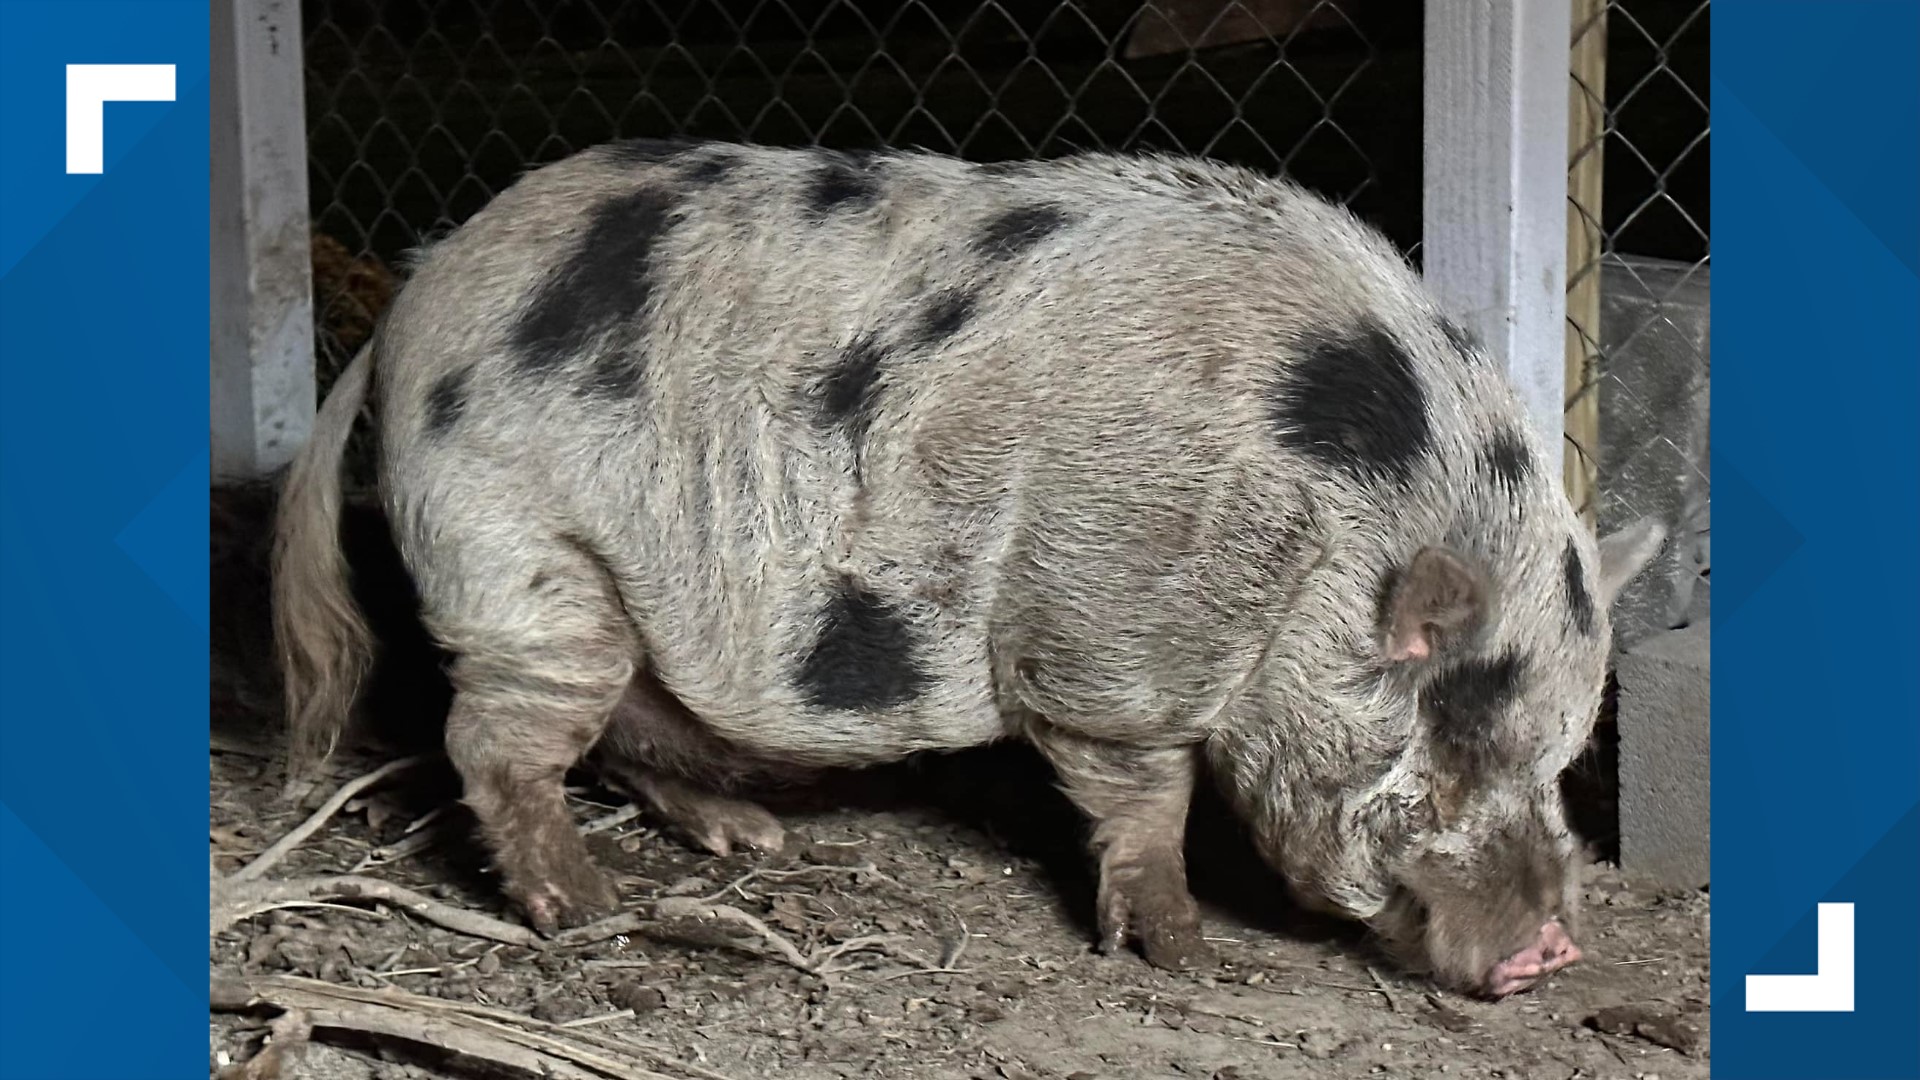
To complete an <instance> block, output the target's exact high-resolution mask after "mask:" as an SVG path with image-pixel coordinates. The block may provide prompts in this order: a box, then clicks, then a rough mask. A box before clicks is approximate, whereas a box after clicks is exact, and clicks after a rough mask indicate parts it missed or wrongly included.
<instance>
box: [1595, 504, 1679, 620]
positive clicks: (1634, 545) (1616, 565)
mask: <svg viewBox="0 0 1920 1080" xmlns="http://www.w3.org/2000/svg"><path fill="white" fill-rule="evenodd" d="M1666 542H1667V530H1666V526H1664V525H1662V524H1660V520H1659V519H1658V518H1652V517H1643V518H1641V519H1640V520H1639V521H1636V522H1634V523H1633V524H1631V525H1628V526H1627V527H1625V528H1623V529H1621V530H1620V531H1619V532H1616V533H1614V534H1613V535H1612V536H1608V537H1604V538H1603V539H1601V541H1600V580H1599V581H1598V582H1597V583H1596V584H1598V586H1599V588H1600V604H1601V606H1603V607H1612V606H1613V601H1614V599H1615V598H1616V597H1618V596H1619V595H1620V590H1621V589H1624V588H1626V587H1627V582H1629V581H1632V580H1633V579H1634V578H1635V577H1637V576H1638V575H1639V573H1640V571H1642V570H1644V569H1646V566H1647V563H1649V562H1651V561H1652V560H1653V557H1654V555H1655V554H1657V553H1658V552H1659V550H1660V547H1661V545H1663V544H1665V543H1666Z"/></svg>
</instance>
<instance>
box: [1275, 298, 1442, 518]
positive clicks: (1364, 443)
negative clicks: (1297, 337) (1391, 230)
mask: <svg viewBox="0 0 1920 1080" xmlns="http://www.w3.org/2000/svg"><path fill="white" fill-rule="evenodd" d="M1271 407H1272V416H1273V420H1274V423H1275V424H1276V425H1277V426H1278V427H1279V432H1280V441H1281V443H1282V444H1283V445H1285V446H1288V447H1290V448H1292V449H1294V450H1296V451H1298V452H1300V453H1301V454H1303V455H1305V456H1306V457H1308V458H1310V459H1312V460H1314V461H1317V462H1319V463H1320V464H1322V465H1326V466H1329V467H1331V468H1336V469H1340V470H1342V471H1343V472H1347V473H1349V474H1351V475H1353V476H1355V477H1358V478H1359V479H1361V480H1363V481H1367V482H1379V481H1388V480H1390V481H1394V482H1396V483H1399V484H1403V485H1404V484H1406V483H1408V482H1410V481H1411V480H1412V478H1413V467H1414V465H1415V464H1416V463H1417V462H1418V461H1419V460H1420V458H1421V457H1422V456H1423V455H1425V454H1426V453H1427V452H1428V450H1429V448H1430V447H1431V446H1432V443H1433V432H1432V430H1431V426H1430V422H1429V420H1428V417H1427V392H1426V388H1425V387H1424V386H1422V385H1421V383H1420V376H1419V375H1418V374H1417V373H1416V372H1415V371H1414V369H1413V358H1412V357H1410V356H1408V355H1407V351H1406V350H1405V349H1403V348H1401V347H1400V343H1399V342H1397V341H1395V340H1394V339H1393V337H1392V335H1390V334H1388V333H1387V331H1386V329H1385V328H1384V327H1382V326H1380V325H1379V324H1378V323H1376V322H1374V321H1372V320H1371V319H1367V320H1363V321H1362V322H1361V323H1360V324H1359V325H1358V326H1356V327H1354V328H1353V329H1352V330H1350V331H1348V332H1347V333H1345V334H1342V335H1339V336H1324V337H1320V338H1318V339H1309V340H1308V341H1307V342H1305V348H1304V350H1303V352H1302V354H1301V355H1300V356H1299V357H1298V359H1296V360H1295V361H1294V363H1293V364H1292V365H1291V366H1290V367H1288V368H1286V369H1285V370H1283V371H1282V372H1281V376H1280V378H1279V380H1278V382H1277V383H1276V385H1275V387H1274V390H1273V393H1272V399H1271Z"/></svg>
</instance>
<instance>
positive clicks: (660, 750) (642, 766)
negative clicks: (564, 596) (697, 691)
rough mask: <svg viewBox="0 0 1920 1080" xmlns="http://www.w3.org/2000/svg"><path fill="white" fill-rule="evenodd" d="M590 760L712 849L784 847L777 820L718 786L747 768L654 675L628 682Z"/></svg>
mask: <svg viewBox="0 0 1920 1080" xmlns="http://www.w3.org/2000/svg"><path fill="white" fill-rule="evenodd" d="M594 764H595V765H596V766H597V767H598V768H599V770H600V772H601V773H602V775H603V776H605V777H606V778H607V779H608V780H609V781H610V782H611V783H612V784H613V785H614V786H616V787H619V788H621V789H624V790H625V791H626V792H627V793H628V794H630V795H631V796H633V797H634V798H636V799H639V800H641V801H642V802H644V803H645V804H646V805H647V806H648V807H649V808H650V809H652V811H653V812H654V813H655V814H656V815H658V816H659V817H660V818H662V819H664V820H665V821H666V822H668V823H669V824H671V825H672V826H674V828H676V829H678V830H679V831H680V832H681V833H682V834H683V835H685V836H686V837H687V838H688V839H689V840H691V841H692V842H693V843H694V844H696V845H698V846H699V847H700V848H702V849H704V850H705V851H707V852H710V853H711V854H714V855H730V854H732V853H733V851H734V850H735V849H736V848H751V849H754V850H758V851H779V850H780V849H781V847H782V846H784V845H785V842H786V830H785V829H783V828H782V827H781V825H780V820H779V819H778V818H776V817H774V816H773V815H772V814H770V813H768V812H767V811H766V809H765V808H763V807H761V806H759V805H758V804H756V803H752V802H748V801H747V800H745V799H738V798H734V797H732V796H729V795H726V794H722V793H721V791H720V790H718V789H720V788H727V787H732V786H734V785H736V784H738V783H740V782H741V781H742V780H743V779H744V776H745V774H746V773H747V772H748V771H749V768H750V767H749V765H748V763H747V762H746V761H745V759H744V756H743V755H741V754H740V753H739V752H738V751H737V750H736V749H735V748H733V747H732V746H730V745H728V744H727V743H725V742H724V741H723V740H721V739H720V738H719V737H718V736H716V735H714V734H712V733H711V732H709V731H708V730H707V728H706V726H705V725H704V724H702V723H701V722H700V719H699V718H698V717H697V716H695V715H694V714H693V712H692V711H691V710H690V709H688V708H687V706H686V704H685V703H684V702H682V701H681V700H680V699H679V698H678V697H675V696H674V695H673V694H671V693H669V692H668V691H667V689H666V688H665V687H664V686H662V685H660V683H659V681H658V680H657V679H655V678H654V677H653V675H652V673H651V672H648V671H642V672H640V673H638V674H637V675H635V676H634V679H633V682H632V683H631V684H629V685H628V687H627V692H626V695H625V696H624V697H622V698H621V700H620V705H619V707H618V708H617V709H616V710H615V711H614V716H613V722H612V723H611V724H610V725H609V726H608V728H607V733H606V737H605V738H604V739H602V740H601V743H600V745H599V746H598V747H597V748H595V751H594Z"/></svg>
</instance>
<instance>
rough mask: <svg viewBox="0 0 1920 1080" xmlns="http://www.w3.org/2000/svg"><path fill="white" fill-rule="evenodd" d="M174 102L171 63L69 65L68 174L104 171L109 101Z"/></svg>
mask: <svg viewBox="0 0 1920 1080" xmlns="http://www.w3.org/2000/svg"><path fill="white" fill-rule="evenodd" d="M172 100H173V65H172V64H68V65H67V172H68V173H69V174H72V173H98V172H101V171H103V169H104V167H105V166H104V165H103V164H102V159H103V158H105V156H106V111H107V110H106V104H107V102H109V101H172Z"/></svg>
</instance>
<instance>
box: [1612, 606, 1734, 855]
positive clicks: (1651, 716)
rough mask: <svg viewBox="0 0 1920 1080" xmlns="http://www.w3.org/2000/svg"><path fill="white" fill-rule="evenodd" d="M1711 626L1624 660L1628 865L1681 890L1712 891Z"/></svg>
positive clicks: (1623, 849) (1620, 666)
mask: <svg viewBox="0 0 1920 1080" xmlns="http://www.w3.org/2000/svg"><path fill="white" fill-rule="evenodd" d="M1711 641H1712V634H1711V623H1710V622H1707V621H1700V622H1695V623H1693V624H1692V625H1690V626H1688V627H1686V628H1685V629H1682V630H1669V631H1666V632H1664V633H1661V634H1658V635H1656V636H1654V637H1651V638H1648V639H1646V640H1645V641H1642V642H1641V643H1639V644H1638V645H1635V646H1634V647H1632V648H1630V649H1628V650H1626V651H1625V652H1624V653H1622V654H1621V655H1620V657H1619V660H1618V663H1617V666H1616V668H1615V674H1616V676H1617V677H1618V679H1619V682H1620V698H1619V714H1618V716H1619V719H1618V723H1619V728H1620V865H1621V867H1622V868H1624V869H1626V870H1630V871H1633V872H1635V873H1638V874H1643V875H1645V876H1647V877H1649V878H1652V879H1654V880H1656V881H1659V882H1661V883H1662V884H1665V885H1669V886H1672V887H1675V888H1699V887H1701V886H1703V885H1706V884H1708V880H1709V876H1710V871H1709V853H1710V850H1711V848H1710V845H1709V842H1708V838H1707V834H1708V817H1709V814H1708V796H1709V793H1710V790H1711V769H1710V768H1709V765H1708V758H1709V750H1710V747H1711V738H1710V735H1709V730H1710V722H1711V717H1712V695H1711V691H1710V684H1711V676H1712V650H1711Z"/></svg>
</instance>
